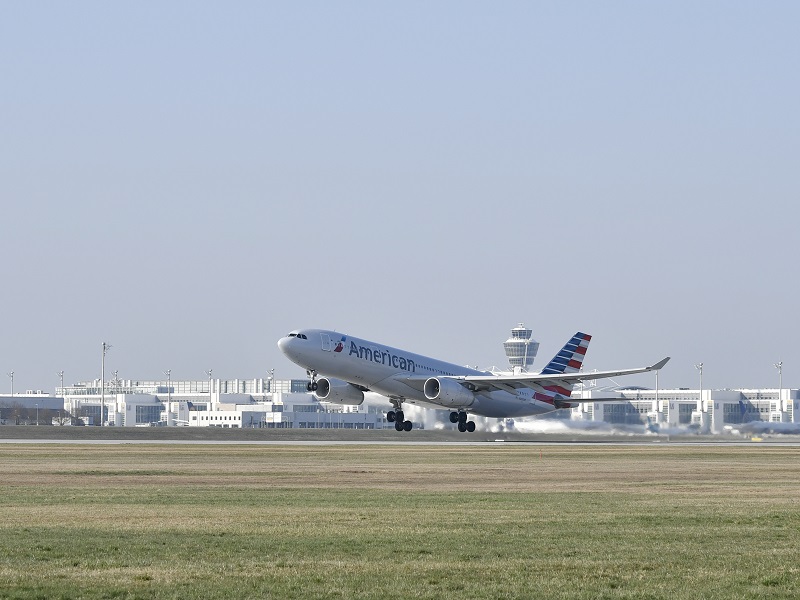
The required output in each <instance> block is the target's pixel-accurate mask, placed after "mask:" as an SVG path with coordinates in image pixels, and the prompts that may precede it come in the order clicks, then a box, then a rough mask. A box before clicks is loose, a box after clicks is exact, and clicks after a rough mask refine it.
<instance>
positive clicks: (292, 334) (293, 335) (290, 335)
mask: <svg viewBox="0 0 800 600" xmlns="http://www.w3.org/2000/svg"><path fill="white" fill-rule="evenodd" d="M295 336H297V334H296V333H290V334H289V335H287V336H286V337H295Z"/></svg>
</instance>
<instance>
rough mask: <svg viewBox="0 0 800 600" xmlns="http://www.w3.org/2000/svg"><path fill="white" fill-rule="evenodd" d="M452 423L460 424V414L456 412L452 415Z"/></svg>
mask: <svg viewBox="0 0 800 600" xmlns="http://www.w3.org/2000/svg"><path fill="white" fill-rule="evenodd" d="M450 422H451V423H458V413H457V412H456V411H453V412H451V413H450Z"/></svg>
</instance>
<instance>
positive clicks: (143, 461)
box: [0, 445, 800, 599]
mask: <svg viewBox="0 0 800 600" xmlns="http://www.w3.org/2000/svg"><path fill="white" fill-rule="evenodd" d="M797 455H798V453H797V451H796V450H794V449H790V448H761V447H753V448H722V449H720V448H702V447H691V448H674V447H656V448H653V447H605V446H602V447H589V448H584V447H577V448H573V447H545V448H543V449H541V448H539V447H531V446H517V445H508V446H504V447H503V446H501V447H497V446H487V447H442V446H430V447H426V446H420V447H416V446H415V447H403V446H328V447H302V446H292V447H290V446H279V447H276V446H236V447H233V446H172V445H164V446H156V447H153V446H146V447H145V446H114V447H99V446H51V445H48V446H44V447H30V446H0V597H2V598H25V599H30V598H87V599H89V598H126V599H128V598H130V599H133V598H148V599H149V598H176V599H177V598H181V599H186V598H535V597H546V598H692V599H697V598H726V599H727V598H796V597H798V595H800V583H799V582H800V577H799V575H800V567H799V566H798V565H800V550H799V545H800V511H798V508H800V501H799V500H798V498H800V495H798V492H800V468H798V466H797Z"/></svg>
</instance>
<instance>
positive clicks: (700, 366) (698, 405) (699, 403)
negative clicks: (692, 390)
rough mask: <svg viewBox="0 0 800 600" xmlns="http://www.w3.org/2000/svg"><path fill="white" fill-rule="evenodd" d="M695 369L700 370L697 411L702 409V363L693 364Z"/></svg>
mask: <svg viewBox="0 0 800 600" xmlns="http://www.w3.org/2000/svg"><path fill="white" fill-rule="evenodd" d="M694 368H695V369H697V370H698V371H700V398H699V399H698V401H697V411H698V412H702V411H703V363H697V364H696V365H695V366H694Z"/></svg>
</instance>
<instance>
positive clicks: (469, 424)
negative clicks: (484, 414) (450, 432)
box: [467, 421, 475, 433]
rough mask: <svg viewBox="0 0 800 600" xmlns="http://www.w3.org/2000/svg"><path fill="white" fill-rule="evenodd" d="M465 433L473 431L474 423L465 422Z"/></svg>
mask: <svg viewBox="0 0 800 600" xmlns="http://www.w3.org/2000/svg"><path fill="white" fill-rule="evenodd" d="M467 431H469V432H470V433H472V432H473V431H475V421H467Z"/></svg>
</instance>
